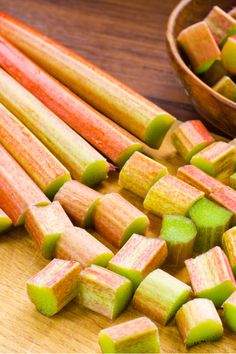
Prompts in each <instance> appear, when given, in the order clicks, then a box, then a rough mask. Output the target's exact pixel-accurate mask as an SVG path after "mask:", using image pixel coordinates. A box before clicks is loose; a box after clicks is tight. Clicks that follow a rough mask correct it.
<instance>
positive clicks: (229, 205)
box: [210, 187, 236, 223]
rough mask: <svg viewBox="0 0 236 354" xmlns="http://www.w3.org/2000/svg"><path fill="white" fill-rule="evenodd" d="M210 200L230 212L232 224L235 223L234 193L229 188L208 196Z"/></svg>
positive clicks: (235, 206)
mask: <svg viewBox="0 0 236 354" xmlns="http://www.w3.org/2000/svg"><path fill="white" fill-rule="evenodd" d="M210 197H211V199H212V200H214V201H215V202H216V203H218V204H220V205H222V206H223V207H224V208H226V209H228V210H229V211H231V212H232V213H233V214H234V216H233V223H235V222H236V191H235V190H234V189H232V188H230V187H224V188H221V189H219V190H217V191H215V192H213V193H211V194H210Z"/></svg>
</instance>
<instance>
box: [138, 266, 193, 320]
mask: <svg viewBox="0 0 236 354" xmlns="http://www.w3.org/2000/svg"><path fill="white" fill-rule="evenodd" d="M190 294H191V288H190V286H188V285H186V284H185V283H183V282H182V281H180V280H178V279H176V278H175V277H173V276H172V275H170V274H168V273H166V272H164V271H163V270H161V269H156V270H154V271H153V272H152V273H150V274H148V275H147V276H146V278H145V279H144V280H143V281H142V282H141V284H140V285H139V287H138V288H137V290H136V292H135V294H134V297H133V306H134V308H135V309H137V310H138V311H140V312H142V313H144V314H145V315H147V316H149V317H151V318H153V319H154V320H156V321H157V322H159V323H161V324H162V325H165V324H166V323H167V322H168V321H169V320H170V319H171V318H172V317H173V316H174V315H175V313H176V311H177V310H178V309H179V308H180V307H181V306H182V305H183V303H185V302H186V301H188V299H189V297H190Z"/></svg>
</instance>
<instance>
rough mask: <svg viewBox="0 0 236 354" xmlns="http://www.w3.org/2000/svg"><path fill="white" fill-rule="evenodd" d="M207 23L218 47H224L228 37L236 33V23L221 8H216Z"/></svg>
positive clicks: (211, 12) (208, 16) (207, 18)
mask: <svg viewBox="0 0 236 354" xmlns="http://www.w3.org/2000/svg"><path fill="white" fill-rule="evenodd" d="M205 21H206V23H207V25H208V27H209V28H210V31H211V33H212V35H213V37H214V38H215V41H216V43H217V44H218V45H220V46H223V45H224V43H225V41H226V40H227V38H228V36H231V35H233V34H235V33H236V21H235V19H234V18H233V17H232V16H230V15H229V14H228V13H226V12H225V11H223V10H222V9H221V8H220V7H218V6H214V7H213V8H212V10H211V11H210V12H209V14H208V15H207V17H206V18H205Z"/></svg>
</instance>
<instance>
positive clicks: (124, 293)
mask: <svg viewBox="0 0 236 354" xmlns="http://www.w3.org/2000/svg"><path fill="white" fill-rule="evenodd" d="M127 280H128V279H127ZM132 295H133V287H132V283H131V282H130V281H129V282H126V283H124V284H122V285H121V286H120V287H119V289H118V290H117V292H116V298H115V303H114V307H113V313H112V318H111V319H115V318H116V317H118V316H119V314H120V313H121V312H122V311H123V310H124V309H125V308H126V307H127V305H128V303H129V301H130V299H131V298H132Z"/></svg>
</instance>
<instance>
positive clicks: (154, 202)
mask: <svg viewBox="0 0 236 354" xmlns="http://www.w3.org/2000/svg"><path fill="white" fill-rule="evenodd" d="M203 197H204V193H203V192H200V191H199V190H197V189H196V188H194V187H192V186H190V185H189V184H187V183H185V182H183V181H181V180H179V179H178V178H176V177H174V176H171V175H166V176H164V177H162V178H161V179H159V181H157V182H156V183H155V184H154V185H153V186H152V187H151V189H150V190H149V192H148V194H147V196H146V198H145V200H144V203H143V205H144V208H146V209H147V210H150V211H151V212H152V213H154V214H156V215H159V216H162V215H165V214H166V215H168V214H176V215H177V214H179V215H186V214H187V213H188V211H189V209H190V208H191V206H192V205H193V204H194V203H196V201H198V200H199V199H201V198H203Z"/></svg>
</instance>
